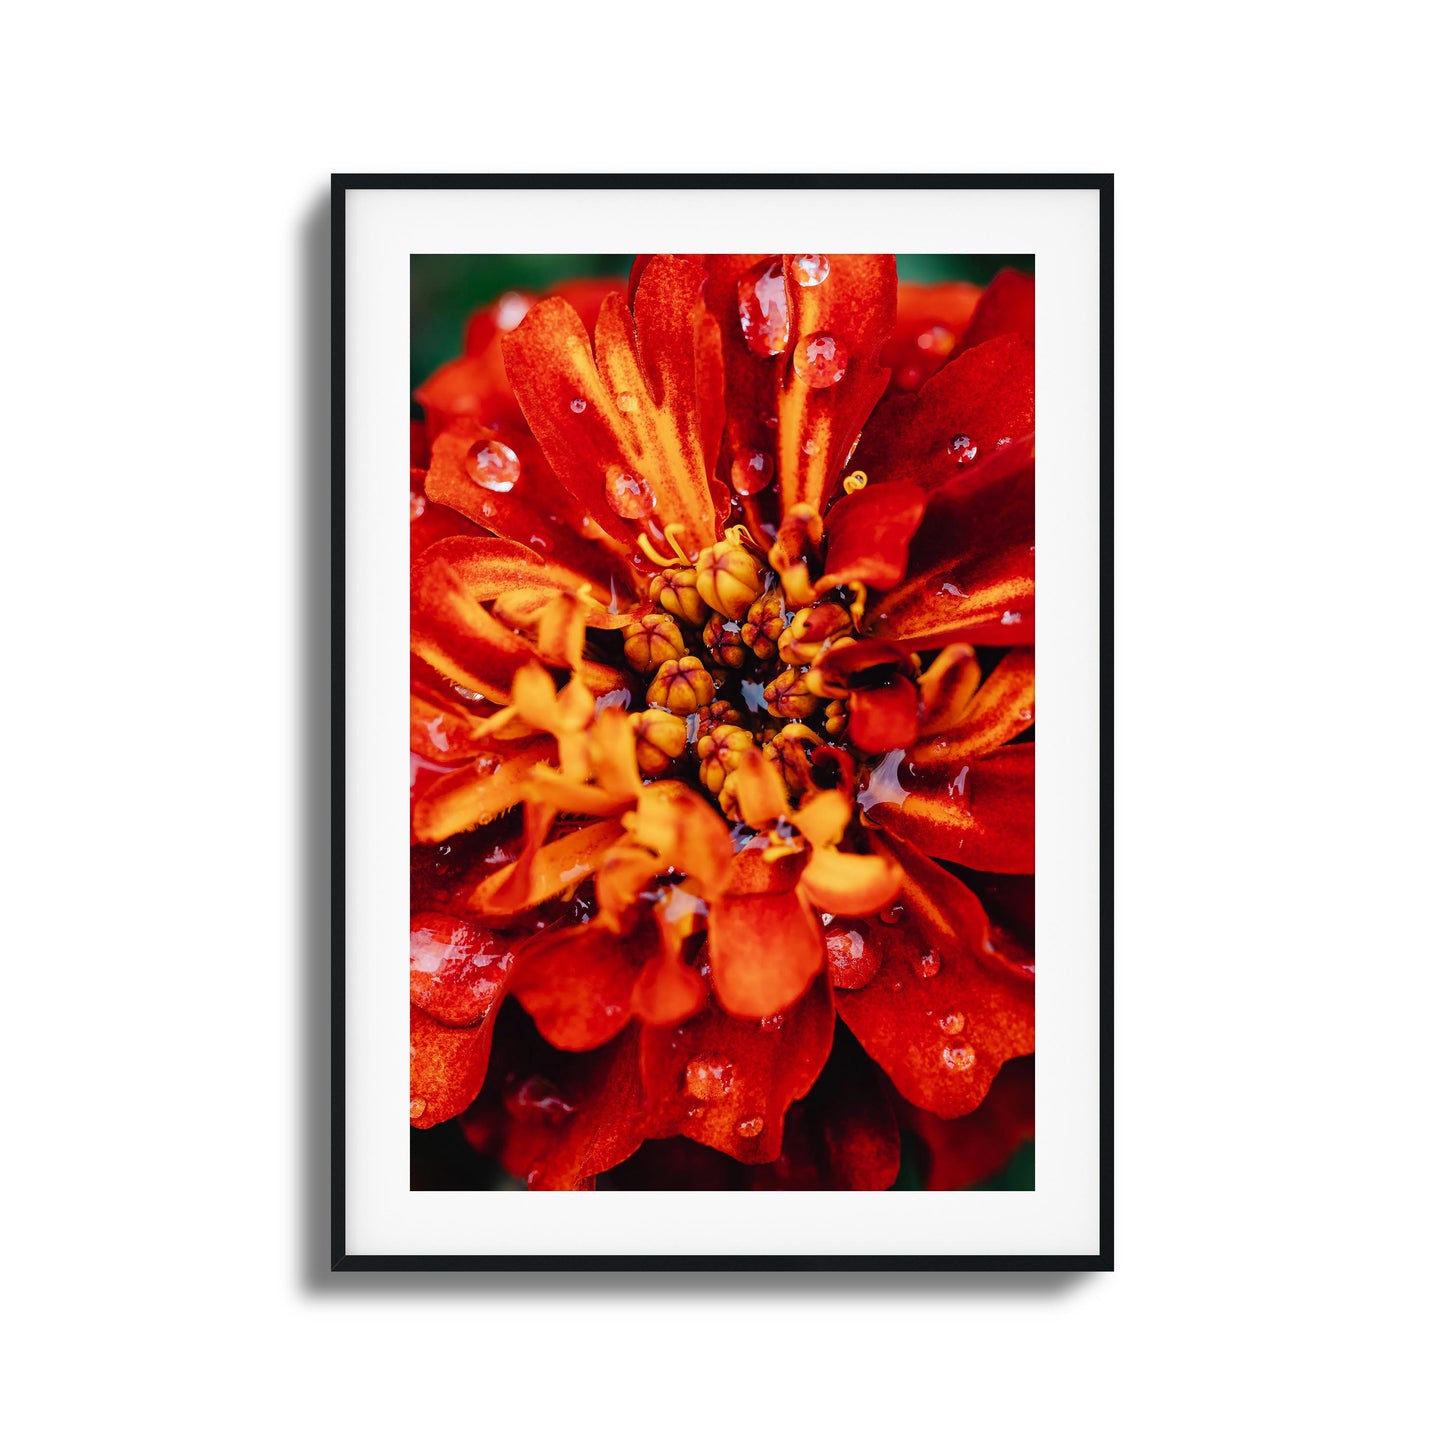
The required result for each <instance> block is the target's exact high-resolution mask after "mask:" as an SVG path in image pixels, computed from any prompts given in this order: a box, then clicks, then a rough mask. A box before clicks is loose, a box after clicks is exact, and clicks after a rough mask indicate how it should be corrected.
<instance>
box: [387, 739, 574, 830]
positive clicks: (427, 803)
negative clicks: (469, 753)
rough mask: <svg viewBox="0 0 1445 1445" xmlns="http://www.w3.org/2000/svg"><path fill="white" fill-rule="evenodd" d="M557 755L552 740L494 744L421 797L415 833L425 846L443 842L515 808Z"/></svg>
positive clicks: (414, 816)
mask: <svg viewBox="0 0 1445 1445" xmlns="http://www.w3.org/2000/svg"><path fill="white" fill-rule="evenodd" d="M555 757H556V749H555V748H554V747H553V745H552V741H551V739H550V738H549V739H546V740H544V741H540V742H528V743H520V744H513V745H511V746H510V747H509V746H507V745H505V744H502V745H494V746H492V747H490V748H489V749H488V750H487V751H486V752H484V753H482V754H481V756H480V757H478V758H476V759H474V760H473V761H472V762H471V763H469V764H467V766H465V767H461V768H457V769H456V770H455V771H453V772H450V773H447V774H445V775H444V776H442V777H440V778H438V779H437V781H436V782H435V783H433V784H432V785H431V787H429V788H427V789H426V791H425V792H423V793H422V794H421V796H420V797H419V798H418V799H417V801H416V805H415V807H414V808H413V809H412V829H413V831H414V832H415V833H416V836H417V840H418V841H419V842H422V843H440V842H441V841H442V840H443V839H445V838H450V837H451V836H452V835H453V834H454V833H464V832H466V830H467V829H468V828H475V827H476V826H477V825H478V824H480V823H489V822H491V820H492V819H493V818H496V817H498V816H500V815H501V814H502V813H505V812H506V811H507V809H508V808H512V807H515V806H516V805H517V804H518V803H520V802H521V801H522V800H523V798H524V797H525V796H526V795H527V793H526V790H527V786H528V783H529V782H530V780H531V778H532V775H533V771H534V769H536V768H537V767H538V766H539V765H540V764H544V763H550V762H551V761H552V760H553V759H554V758H555Z"/></svg>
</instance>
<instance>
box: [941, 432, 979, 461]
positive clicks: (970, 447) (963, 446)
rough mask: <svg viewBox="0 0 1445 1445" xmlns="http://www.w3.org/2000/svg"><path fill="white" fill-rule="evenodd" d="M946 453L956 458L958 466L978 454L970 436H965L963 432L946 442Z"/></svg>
mask: <svg viewBox="0 0 1445 1445" xmlns="http://www.w3.org/2000/svg"><path fill="white" fill-rule="evenodd" d="M948 454H949V456H951V457H956V458H957V459H958V464H959V466H963V465H964V463H965V462H971V461H972V460H973V459H974V458H975V457H976V456H977V455H978V447H977V446H975V445H974V442H973V439H972V438H971V437H968V436H965V435H964V433H963V432H959V434H958V435H957V436H956V437H954V439H953V440H952V441H951V442H949V444H948Z"/></svg>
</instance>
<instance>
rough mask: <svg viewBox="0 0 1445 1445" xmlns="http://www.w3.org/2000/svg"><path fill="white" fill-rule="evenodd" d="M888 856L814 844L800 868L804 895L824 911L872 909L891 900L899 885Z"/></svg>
mask: <svg viewBox="0 0 1445 1445" xmlns="http://www.w3.org/2000/svg"><path fill="white" fill-rule="evenodd" d="M902 882H903V878H902V872H901V870H900V869H899V867H898V865H897V864H896V863H895V862H894V861H893V859H891V858H887V857H883V856H882V855H879V854H873V853H843V852H840V851H839V850H838V849H837V848H815V849H814V850H813V851H812V854H811V855H810V857H809V858H808V863H807V866H806V867H805V868H804V869H803V878H802V888H803V895H804V897H806V898H807V900H808V902H809V903H811V904H812V905H813V907H814V908H817V909H819V910H820V911H821V912H823V913H875V912H877V910H878V909H880V908H882V907H883V906H884V905H885V904H888V903H891V902H892V901H893V900H894V899H895V898H896V897H897V896H898V890H899V888H900V886H901V885H902Z"/></svg>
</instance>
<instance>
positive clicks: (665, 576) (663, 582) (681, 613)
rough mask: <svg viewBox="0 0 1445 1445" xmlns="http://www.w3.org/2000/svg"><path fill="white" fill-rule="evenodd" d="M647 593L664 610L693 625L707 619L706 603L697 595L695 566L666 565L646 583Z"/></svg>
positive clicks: (700, 624) (697, 624)
mask: <svg viewBox="0 0 1445 1445" xmlns="http://www.w3.org/2000/svg"><path fill="white" fill-rule="evenodd" d="M647 595H648V596H649V597H650V598H651V599H652V601H654V602H655V603H656V604H657V605H658V606H659V607H661V608H662V610H663V611H664V612H670V613H672V615H673V616H674V617H681V618H682V619H683V621H684V622H690V623H692V625H693V626H694V627H701V626H702V624H703V623H704V622H705V621H706V620H707V603H705V602H704V601H703V600H702V598H701V597H700V596H699V595H698V590H697V568H695V567H668V568H666V569H665V570H664V571H662V572H659V573H658V574H657V575H656V576H655V577H654V578H653V579H652V581H651V582H650V583H649V584H648V587H647Z"/></svg>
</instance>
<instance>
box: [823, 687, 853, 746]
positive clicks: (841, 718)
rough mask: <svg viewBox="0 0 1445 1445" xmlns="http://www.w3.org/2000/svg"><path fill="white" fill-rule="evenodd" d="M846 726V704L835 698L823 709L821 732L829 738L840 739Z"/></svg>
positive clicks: (839, 698)
mask: <svg viewBox="0 0 1445 1445" xmlns="http://www.w3.org/2000/svg"><path fill="white" fill-rule="evenodd" d="M847 726H848V704H847V703H846V702H845V701H844V700H843V699H842V698H841V697H835V698H834V699H833V701H832V702H830V703H829V704H828V706H827V707H825V708H824V709H823V731H824V732H825V733H827V734H828V736H829V737H830V738H840V737H842V736H843V732H844V730H845V729H846V728H847Z"/></svg>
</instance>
